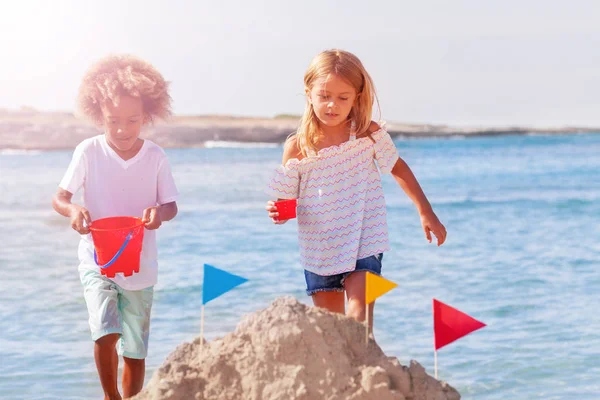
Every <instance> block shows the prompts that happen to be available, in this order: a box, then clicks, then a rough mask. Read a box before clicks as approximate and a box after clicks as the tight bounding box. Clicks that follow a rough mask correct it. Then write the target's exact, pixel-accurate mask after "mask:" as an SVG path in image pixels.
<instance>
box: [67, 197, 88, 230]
mask: <svg viewBox="0 0 600 400" xmlns="http://www.w3.org/2000/svg"><path fill="white" fill-rule="evenodd" d="M69 218H70V219H71V228H73V229H74V230H76V231H77V232H79V233H80V234H82V235H87V234H88V233H90V228H89V226H90V225H91V224H92V218H90V213H89V212H88V210H86V209H85V208H83V207H81V206H78V205H77V204H71V206H70V212H69Z"/></svg>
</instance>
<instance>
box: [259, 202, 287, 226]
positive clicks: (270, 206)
mask: <svg viewBox="0 0 600 400" xmlns="http://www.w3.org/2000/svg"><path fill="white" fill-rule="evenodd" d="M265 209H266V210H267V211H268V212H269V218H271V220H272V221H273V223H274V224H277V225H281V224H285V223H286V222H287V221H288V220H287V219H284V220H279V219H277V217H278V216H279V213H278V212H277V207H276V206H275V202H274V201H273V200H269V201H267V207H265Z"/></svg>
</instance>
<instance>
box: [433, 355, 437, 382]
mask: <svg viewBox="0 0 600 400" xmlns="http://www.w3.org/2000/svg"><path fill="white" fill-rule="evenodd" d="M433 370H434V372H435V379H437V350H434V351H433Z"/></svg>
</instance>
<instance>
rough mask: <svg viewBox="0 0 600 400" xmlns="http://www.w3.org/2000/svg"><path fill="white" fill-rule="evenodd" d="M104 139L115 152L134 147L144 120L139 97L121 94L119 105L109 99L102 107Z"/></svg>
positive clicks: (125, 151)
mask: <svg viewBox="0 0 600 400" xmlns="http://www.w3.org/2000/svg"><path fill="white" fill-rule="evenodd" d="M102 114H103V116H104V132H105V133H106V139H107V141H108V142H109V144H110V145H111V147H112V148H113V149H115V150H116V151H117V152H121V153H127V152H128V151H131V150H133V149H135V148H136V142H137V139H138V136H140V131H141V129H142V124H143V122H144V110H143V105H142V100H141V99H140V98H139V97H131V96H121V98H120V101H119V105H117V106H115V105H114V104H113V103H112V102H111V101H109V102H107V103H106V104H104V106H103V107H102Z"/></svg>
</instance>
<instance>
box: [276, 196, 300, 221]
mask: <svg viewBox="0 0 600 400" xmlns="http://www.w3.org/2000/svg"><path fill="white" fill-rule="evenodd" d="M275 207H277V212H278V213H279V216H278V217H275V220H277V221H286V220H288V219H292V218H296V199H291V200H279V201H276V202H275Z"/></svg>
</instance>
